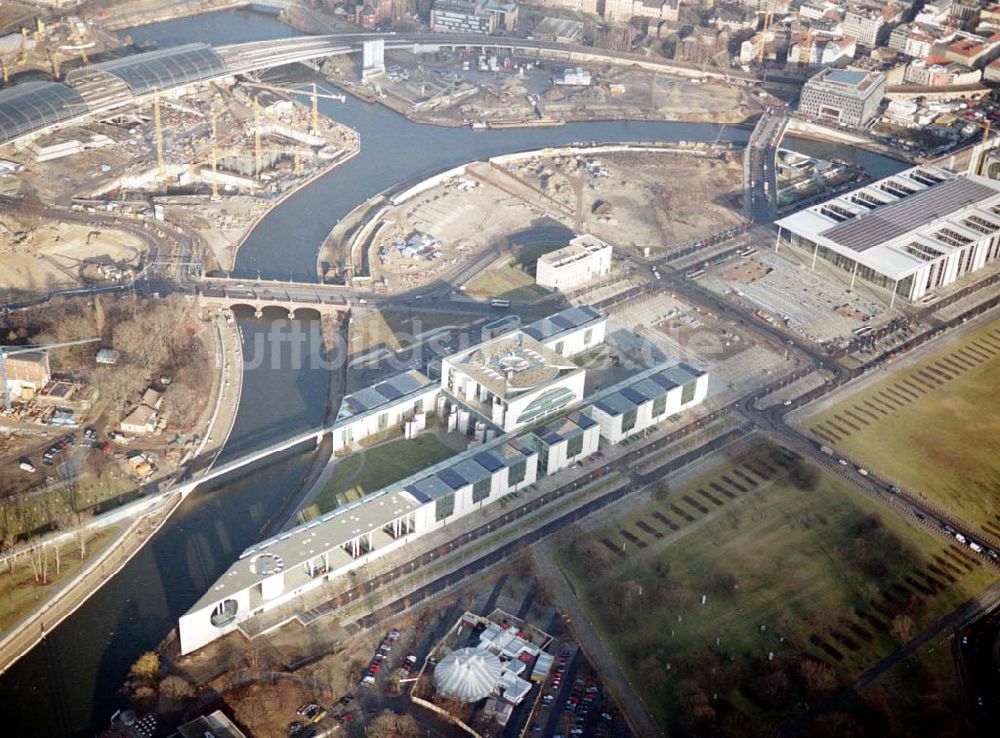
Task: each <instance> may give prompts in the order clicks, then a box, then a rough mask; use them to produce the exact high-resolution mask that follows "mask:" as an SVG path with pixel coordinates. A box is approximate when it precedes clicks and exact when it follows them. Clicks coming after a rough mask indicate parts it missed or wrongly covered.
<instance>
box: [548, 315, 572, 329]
mask: <svg viewBox="0 0 1000 738" xmlns="http://www.w3.org/2000/svg"><path fill="white" fill-rule="evenodd" d="M551 320H552V322H553V323H555V324H556V325H557V326H559V327H560V328H562V329H563V330H567V329H569V328H572V327H573V326H574V325H576V324H575V323H574V322H573V321H572V320H569V319H568V318H567V317H566V316H565V315H553V316H552V318H551Z"/></svg>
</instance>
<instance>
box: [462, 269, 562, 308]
mask: <svg viewBox="0 0 1000 738" xmlns="http://www.w3.org/2000/svg"><path fill="white" fill-rule="evenodd" d="M465 293H466V294H467V295H470V296H472V297H491V298H492V297H500V298H504V299H507V300H514V301H518V302H532V301H534V300H537V299H538V298H540V297H544V296H545V295H547V294H549V293H548V291H547V290H545V289H544V288H542V287H539V286H538V285H537V284H535V278H534V277H533V276H532V275H531V274H529V273H528V272H527V271H526V270H525V269H524V268H522V267H520V266H517V265H515V264H513V263H508V264H505V265H504V266H498V267H493V268H491V269H487V270H486V271H484V272H480V273H479V274H477V275H476V276H475V277H473V278H472V279H470V280H469V281H468V282H467V283H466V285H465Z"/></svg>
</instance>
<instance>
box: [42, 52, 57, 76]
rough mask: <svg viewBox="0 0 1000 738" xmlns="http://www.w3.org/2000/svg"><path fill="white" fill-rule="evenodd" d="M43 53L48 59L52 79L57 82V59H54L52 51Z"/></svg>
mask: <svg viewBox="0 0 1000 738" xmlns="http://www.w3.org/2000/svg"><path fill="white" fill-rule="evenodd" d="M45 53H46V54H47V55H48V57H49V66H51V67H52V79H54V80H56V81H57V82H58V81H59V59H57V58H56V56H55V54H53V53H52V49H45Z"/></svg>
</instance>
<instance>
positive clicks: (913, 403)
mask: <svg viewBox="0 0 1000 738" xmlns="http://www.w3.org/2000/svg"><path fill="white" fill-rule="evenodd" d="M997 398H1000V322H998V321H994V322H993V323H991V324H988V325H986V326H983V327H982V328H980V329H978V330H976V331H974V332H973V333H971V334H969V335H968V336H966V337H963V339H962V340H961V341H959V342H957V343H954V344H952V345H950V346H949V347H947V348H944V349H942V350H940V351H938V352H936V353H934V354H933V355H931V356H929V357H928V358H927V359H924V360H923V361H921V362H919V363H917V364H916V365H914V366H912V367H909V368H907V369H904V370H902V371H899V372H893V373H892V374H890V375H888V376H887V377H886V378H885V379H884V380H882V381H881V382H879V383H877V384H874V385H872V386H871V387H869V388H867V389H866V390H864V391H863V392H861V393H858V394H856V395H853V396H851V397H849V398H848V399H846V400H844V401H843V402H841V403H839V404H837V405H836V406H834V407H832V408H830V409H829V410H826V411H824V412H821V413H818V414H816V415H814V416H813V417H811V418H809V419H808V420H807V421H806V425H807V426H808V427H809V429H810V430H811V431H812V432H813V433H815V434H816V435H817V437H819V438H821V439H823V441H824V442H826V443H829V444H830V445H833V446H836V447H837V448H839V449H842V450H843V451H844V452H845V453H846V454H849V455H850V456H852V457H854V458H856V459H858V460H860V461H862V462H863V463H865V464H866V465H868V466H870V467H872V468H874V469H878V470H879V471H880V472H882V473H884V474H886V475H888V476H890V477H894V478H896V479H898V480H899V481H900V482H901V483H902V484H903V485H904V486H906V487H908V488H910V489H912V490H914V491H915V492H919V493H922V494H924V495H926V496H927V497H928V498H929V499H930V500H932V501H934V502H936V503H938V504H940V505H942V506H944V507H945V508H947V509H949V510H951V511H952V512H953V513H954V514H955V515H957V516H959V517H961V518H963V519H964V520H967V521H969V522H971V523H975V524H979V525H981V526H983V528H984V529H985V530H987V531H988V532H990V533H991V534H992V535H994V536H997V537H1000V412H998V410H1000V402H998V399H997Z"/></svg>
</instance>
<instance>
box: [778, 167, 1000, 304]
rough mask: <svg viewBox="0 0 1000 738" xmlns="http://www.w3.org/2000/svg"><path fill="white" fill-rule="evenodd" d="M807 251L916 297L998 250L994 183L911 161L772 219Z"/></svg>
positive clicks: (998, 185) (998, 202)
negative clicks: (912, 164) (890, 172)
mask: <svg viewBox="0 0 1000 738" xmlns="http://www.w3.org/2000/svg"><path fill="white" fill-rule="evenodd" d="M777 224H778V226H779V228H780V229H781V231H780V233H781V234H783V235H784V236H785V237H786V238H787V239H788V240H789V242H790V243H791V244H792V245H793V246H797V247H800V248H803V249H806V250H808V252H809V253H811V254H812V256H813V266H814V267H815V264H816V259H824V260H826V261H828V262H830V263H832V264H835V265H836V266H838V267H840V268H841V269H844V270H845V271H846V272H847V273H849V274H850V279H851V285H852V287H853V285H854V281H855V280H856V279H858V278H860V279H863V280H865V281H866V282H869V283H871V284H873V285H876V286H878V287H882V288H884V289H887V290H889V291H890V292H891V293H892V294H893V297H895V296H896V295H899V296H900V297H903V298H905V299H907V300H911V301H914V300H919V299H920V298H921V297H923V296H924V295H926V294H927V293H928V292H930V291H932V290H934V289H937V288H939V287H944V286H946V285H949V284H951V283H952V282H954V281H955V280H957V279H959V278H961V277H963V276H965V275H966V274H969V273H971V272H974V271H976V270H977V269H980V268H982V267H983V265H985V264H987V263H989V262H991V261H995V260H996V259H997V257H998V256H1000V182H997V181H995V180H992V179H987V178H985V177H979V176H971V175H970V176H961V175H956V174H953V173H951V172H948V171H945V170H943V169H938V168H936V167H932V166H916V167H913V168H912V169H907V170H906V171H903V172H900V173H899V174H895V175H893V176H891V177H886V178H885V179H881V180H879V181H878V182H873V183H872V184H870V185H867V186H865V187H861V188H859V189H856V190H853V191H851V192H847V193H845V194H842V195H839V196H837V197H835V198H833V199H831V200H827V201H826V202H824V203H821V204H819V205H813V206H812V207H808V208H805V209H804V210H800V211H799V212H797V213H794V214H792V215H789V216H788V217H786V218H782V219H781V220H779V221H777Z"/></svg>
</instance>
